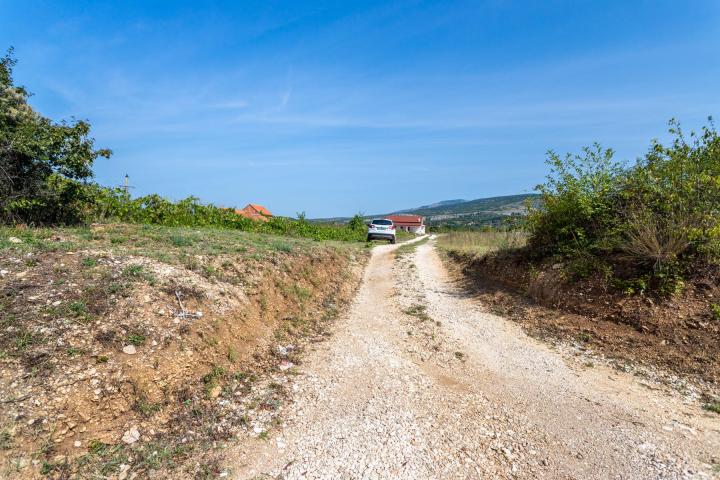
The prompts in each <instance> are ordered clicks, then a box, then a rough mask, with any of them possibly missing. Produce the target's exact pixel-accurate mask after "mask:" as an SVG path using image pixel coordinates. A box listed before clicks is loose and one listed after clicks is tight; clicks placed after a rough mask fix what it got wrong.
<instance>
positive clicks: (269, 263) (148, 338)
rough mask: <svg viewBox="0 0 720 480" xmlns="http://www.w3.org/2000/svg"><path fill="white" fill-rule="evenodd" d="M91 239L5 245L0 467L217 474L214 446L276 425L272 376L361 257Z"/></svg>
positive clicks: (337, 307)
mask: <svg viewBox="0 0 720 480" xmlns="http://www.w3.org/2000/svg"><path fill="white" fill-rule="evenodd" d="M100 228H106V227H100ZM57 241H58V242H61V241H62V239H61V238H58V239H57ZM241 243H242V242H241ZM86 246H87V247H90V248H84V249H77V250H70V251H66V250H58V251H53V250H52V249H51V250H44V251H30V252H25V251H22V252H21V251H17V250H13V249H6V250H2V251H0V317H1V318H0V323H1V324H2V331H1V332H0V352H1V353H2V355H0V413H2V416H1V417H0V461H1V463H0V477H2V478H34V477H35V476H38V477H41V476H44V477H45V478H47V477H50V478H71V477H72V478H74V476H75V475H87V476H92V475H120V476H121V477H122V478H125V477H127V478H148V477H152V476H153V475H154V474H153V472H155V474H156V475H160V476H163V474H162V473H160V472H162V471H164V470H165V469H167V468H171V469H173V473H172V476H173V477H172V478H184V477H187V478H197V477H202V476H207V477H208V478H214V477H216V476H217V475H218V474H219V473H221V460H222V453H223V452H222V451H219V449H221V447H222V445H221V442H223V441H225V440H228V439H230V438H233V437H235V436H240V437H242V436H244V435H248V434H249V435H259V434H263V433H264V432H265V431H266V430H268V429H269V428H271V425H272V422H274V421H275V418H276V415H275V410H276V409H277V406H278V405H279V404H280V403H281V402H282V401H283V399H284V395H285V394H284V391H283V387H282V385H280V384H279V383H278V382H277V381H274V380H273V379H271V378H270V376H271V375H275V374H277V373H279V372H285V371H286V370H289V369H290V367H291V366H292V365H294V364H295V363H299V362H300V357H301V352H302V349H303V347H304V345H306V344H307V343H308V342H311V341H312V340H313V339H315V338H322V336H323V334H324V331H325V328H326V327H327V325H328V324H329V322H330V320H332V318H333V317H334V316H335V315H337V313H338V312H340V311H341V310H342V309H343V306H344V305H345V304H346V303H347V302H349V300H350V299H351V298H352V297H353V294H354V290H355V286H356V284H357V281H358V278H359V272H360V271H361V268H362V265H363V264H364V259H365V257H364V254H363V253H362V252H361V251H360V250H359V249H358V250H357V251H356V252H355V253H353V252H352V251H349V250H348V251H343V250H341V249H334V248H326V249H323V248H322V247H317V248H313V249H310V250H303V249H302V248H299V247H297V246H294V250H292V251H288V250H290V249H289V248H287V247H286V246H285V245H281V246H280V248H279V249H277V250H274V251H272V252H271V253H266V254H264V255H263V256H262V257H260V256H256V257H252V256H249V255H248V254H247V253H248V252H245V253H244V255H243V256H241V257H239V256H237V255H219V256H215V257H213V258H205V259H197V260H196V261H197V262H199V264H200V265H201V266H202V267H203V268H198V269H197V270H198V271H193V270H189V269H188V268H186V267H185V266H183V265H174V264H168V263H164V262H161V261H158V260H154V259H152V258H148V257H144V256H135V255H125V254H122V253H118V252H113V251H108V250H97V249H94V248H92V245H86ZM243 248H245V247H243ZM250 253H252V252H250ZM220 265H222V269H221V267H220ZM221 270H222V271H223V272H224V273H223V275H222V276H220V275H219V274H217V273H216V272H218V271H221ZM200 272H204V274H201V273H200ZM181 303H182V306H181ZM283 374H284V373H283ZM92 478H95V477H92Z"/></svg>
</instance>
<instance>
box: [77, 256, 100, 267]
mask: <svg viewBox="0 0 720 480" xmlns="http://www.w3.org/2000/svg"><path fill="white" fill-rule="evenodd" d="M81 263H82V265H83V266H84V267H94V266H96V265H97V260H95V259H94V258H92V257H85V258H83V259H82V261H81Z"/></svg>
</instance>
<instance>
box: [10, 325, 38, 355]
mask: <svg viewBox="0 0 720 480" xmlns="http://www.w3.org/2000/svg"><path fill="white" fill-rule="evenodd" d="M36 341H37V338H36V337H35V335H33V333H32V332H30V331H29V330H25V329H20V330H19V331H18V332H17V333H16V334H15V348H16V349H18V350H20V351H24V350H27V348H28V347H29V346H30V345H32V344H33V343H36Z"/></svg>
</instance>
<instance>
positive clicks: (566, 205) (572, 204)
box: [528, 144, 623, 254]
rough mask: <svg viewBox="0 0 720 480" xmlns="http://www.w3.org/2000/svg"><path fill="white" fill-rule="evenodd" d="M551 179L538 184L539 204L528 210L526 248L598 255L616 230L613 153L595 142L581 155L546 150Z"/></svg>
mask: <svg viewBox="0 0 720 480" xmlns="http://www.w3.org/2000/svg"><path fill="white" fill-rule="evenodd" d="M547 163H548V165H549V166H550V175H549V176H548V177H547V181H546V183H544V184H542V185H538V187H537V190H538V191H539V192H540V193H541V195H542V201H541V202H540V204H539V205H538V206H537V207H535V208H532V209H531V210H530V213H529V216H528V228H529V229H530V232H531V237H530V246H531V248H532V249H533V250H535V251H536V252H538V253H541V254H554V253H563V254H566V253H571V252H575V251H597V250H598V249H600V248H602V247H603V246H604V245H603V241H604V240H605V237H606V234H607V233H609V232H613V231H614V230H615V229H616V225H617V221H618V219H617V217H616V212H617V209H618V206H619V193H620V189H621V184H622V181H621V180H622V175H623V169H622V166H621V165H620V164H618V163H616V162H614V161H613V151H612V150H610V149H603V148H602V147H601V146H600V145H598V144H595V145H593V147H586V148H584V149H583V153H582V154H581V155H570V154H567V155H566V156H565V157H560V156H559V155H557V154H556V153H554V152H552V151H550V152H548V159H547Z"/></svg>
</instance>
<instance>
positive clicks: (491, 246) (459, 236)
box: [438, 230, 528, 255]
mask: <svg viewBox="0 0 720 480" xmlns="http://www.w3.org/2000/svg"><path fill="white" fill-rule="evenodd" d="M527 238H528V235H527V233H525V232H523V231H521V230H510V231H491V232H451V233H446V234H443V235H440V236H439V237H438V246H439V247H440V248H442V249H444V250H448V251H456V252H461V253H473V254H477V255H484V254H486V253H489V252H493V251H496V250H504V249H508V248H520V247H523V246H525V244H526V243H527Z"/></svg>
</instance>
